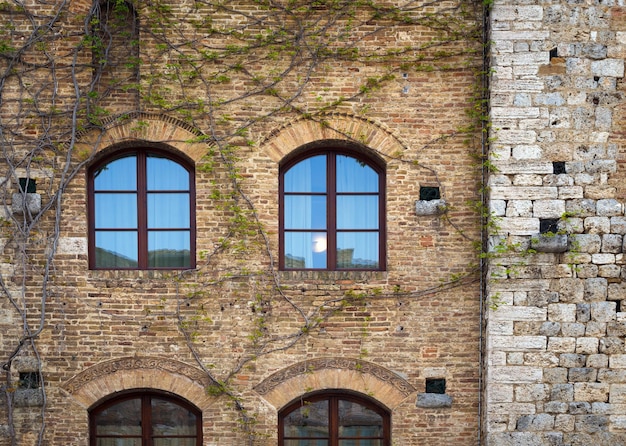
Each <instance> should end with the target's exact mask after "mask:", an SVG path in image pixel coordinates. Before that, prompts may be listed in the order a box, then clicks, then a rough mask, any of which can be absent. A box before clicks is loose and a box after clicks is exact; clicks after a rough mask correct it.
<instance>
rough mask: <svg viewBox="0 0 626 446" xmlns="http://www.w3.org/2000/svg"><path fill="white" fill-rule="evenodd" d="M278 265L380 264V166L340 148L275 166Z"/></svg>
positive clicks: (327, 267) (369, 267)
mask: <svg viewBox="0 0 626 446" xmlns="http://www.w3.org/2000/svg"><path fill="white" fill-rule="evenodd" d="M280 200H281V201H280V213H281V215H280V247H281V248H280V249H281V256H280V267H281V269H287V270H289V269H320V270H383V269H385V170H384V166H383V165H382V163H381V162H379V161H378V160H375V159H374V158H371V157H366V156H364V155H363V154H361V153H357V152H348V151H344V150H334V149H326V150H317V151H313V152H309V151H308V152H306V153H305V154H304V156H300V157H297V158H295V159H293V160H290V161H289V162H287V163H285V164H284V165H282V166H281V174H280Z"/></svg>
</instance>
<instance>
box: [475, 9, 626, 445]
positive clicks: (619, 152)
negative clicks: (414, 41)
mask: <svg viewBox="0 0 626 446" xmlns="http://www.w3.org/2000/svg"><path fill="white" fill-rule="evenodd" d="M624 14H625V9H624V7H623V2H618V1H615V2H614V1H600V2H591V1H589V2H585V1H582V2H579V1H554V2H517V1H506V0H497V1H496V2H494V5H493V9H492V11H491V16H490V27H491V30H490V35H491V39H492V42H493V45H492V54H491V62H492V68H493V76H492V81H491V90H490V100H491V112H490V115H491V119H492V124H493V136H494V138H495V142H494V143H493V144H492V147H491V159H492V161H493V164H494V166H495V167H496V169H497V171H495V172H493V173H492V175H491V177H490V181H489V183H490V184H489V185H490V209H491V212H492V214H493V216H494V219H493V221H494V223H495V226H496V227H497V229H495V230H494V232H493V233H492V235H491V237H490V243H491V248H492V253H493V255H494V257H493V258H492V260H491V261H490V264H491V267H490V270H489V273H490V275H489V279H488V280H489V286H488V288H489V290H488V296H487V301H488V304H489V305H490V307H491V308H490V310H489V311H488V323H487V333H486V339H487V362H486V386H485V387H486V406H485V407H486V409H485V429H486V432H487V436H486V438H487V444H489V445H492V446H496V445H497V446H509V445H519V446H521V445H525V446H527V445H590V444H596V445H607V446H608V445H617V444H624V443H625V442H626V417H625V416H624V413H626V405H625V404H626V399H625V398H624V394H625V393H624V391H625V389H626V362H625V359H626V350H625V345H624V338H625V336H626V330H625V327H626V312H624V311H626V307H624V305H625V304H626V300H625V299H626V294H625V293H624V290H626V288H625V286H624V283H625V282H624V280H626V268H625V266H624V265H626V263H625V260H626V259H625V258H624V254H623V252H624V241H625V239H624V235H625V234H626V226H625V225H624V223H625V222H626V219H625V217H624V199H625V198H626V197H625V195H624V186H623V184H624V178H625V177H624V171H623V160H624V149H625V147H624V142H625V140H624V118H623V115H624V94H625V84H624V57H625V56H626V20H624ZM542 231H543V232H545V234H540V232H542Z"/></svg>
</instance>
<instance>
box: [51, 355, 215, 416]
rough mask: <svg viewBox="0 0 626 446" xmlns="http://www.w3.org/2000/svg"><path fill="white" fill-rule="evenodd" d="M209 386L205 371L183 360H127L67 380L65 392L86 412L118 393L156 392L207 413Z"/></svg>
mask: <svg viewBox="0 0 626 446" xmlns="http://www.w3.org/2000/svg"><path fill="white" fill-rule="evenodd" d="M209 383H210V380H209V378H208V377H207V376H206V374H204V373H203V372H202V370H200V369H197V368H195V367H192V366H190V365H188V364H185V363H183V362H180V361H173V360H170V359H166V358H154V357H128V358H121V359H115V360H112V361H106V362H102V363H99V364H96V365H94V366H92V367H89V368H88V369H86V370H84V371H82V372H81V373H79V374H78V375H76V376H74V377H73V378H71V379H70V380H68V381H66V382H65V383H64V384H63V385H62V389H63V390H64V391H66V392H67V393H69V394H70V395H71V396H72V397H73V398H74V400H76V401H77V402H78V404H80V405H81V406H83V407H84V408H85V409H89V408H90V407H92V406H94V405H95V404H96V403H98V402H99V401H101V400H102V399H104V398H107V397H110V396H111V395H113V394H116V393H118V392H124V391H129V390H134V389H153V390H161V391H164V392H170V393H173V394H176V395H178V396H180V397H182V398H185V399H186V400H188V401H189V402H191V403H192V404H194V405H195V406H196V407H198V408H199V409H200V410H204V409H206V408H207V407H208V406H209V404H210V402H211V397H209V396H208V395H207V392H206V387H207V386H208V385H209Z"/></svg>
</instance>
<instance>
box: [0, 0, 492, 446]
mask: <svg viewBox="0 0 626 446" xmlns="http://www.w3.org/2000/svg"><path fill="white" fill-rule="evenodd" d="M88 3H89V2H87V1H84V2H71V1H69V0H32V1H29V0H27V1H20V0H10V1H3V2H0V147H1V149H2V156H3V161H4V162H3V173H2V175H0V187H2V191H3V193H2V200H3V202H2V208H3V209H4V213H3V214H2V215H3V217H2V220H1V223H2V226H1V234H0V237H1V241H2V246H1V248H2V251H1V252H2V265H0V292H1V294H2V295H1V297H0V300H2V301H3V302H6V303H8V306H9V307H10V309H7V305H5V304H4V303H3V308H4V311H10V313H11V314H12V316H11V317H13V318H14V320H15V322H16V325H19V329H18V330H16V331H15V332H14V333H11V334H10V336H9V335H7V336H5V337H4V338H3V344H4V347H3V348H2V349H1V354H2V355H3V356H2V357H1V358H0V363H1V364H2V368H3V370H4V371H5V380H4V382H3V383H2V384H0V388H1V389H2V391H3V393H4V402H5V405H6V413H7V425H8V426H9V430H10V432H9V435H10V437H11V438H12V445H16V444H17V437H16V433H15V431H14V427H13V425H14V419H13V404H14V400H13V396H14V390H15V389H16V387H17V386H18V385H19V383H17V382H15V379H14V375H12V373H11V365H12V363H13V361H14V360H15V359H16V358H18V357H19V356H20V355H27V356H31V357H34V358H36V361H37V364H38V370H37V372H38V373H39V375H40V378H41V381H42V382H44V383H45V380H44V378H45V377H44V376H43V375H42V374H41V358H40V356H41V353H40V346H39V344H38V339H39V338H40V336H41V335H42V333H43V332H44V330H46V329H47V321H48V320H49V319H50V318H51V317H52V315H51V314H50V312H49V310H48V304H49V302H50V300H51V299H53V297H54V295H55V293H57V290H58V288H60V287H61V282H60V280H61V279H60V277H59V276H60V275H61V274H60V273H59V271H60V270H61V269H62V265H58V264H57V261H56V259H57V252H58V244H59V238H60V235H61V231H62V229H63V228H62V225H61V223H62V219H63V215H64V212H65V210H66V208H67V207H68V206H73V205H72V204H69V203H70V200H68V198H67V194H68V189H71V185H72V182H73V181H74V180H76V178H77V177H78V176H79V175H82V174H83V173H84V170H85V167H86V166H88V165H89V163H90V162H91V161H92V160H93V159H94V157H95V156H96V150H97V149H98V148H100V147H102V145H103V144H105V142H104V141H101V140H100V141H99V142H98V143H97V144H96V146H98V147H93V150H91V149H90V150H85V149H84V148H81V147H82V146H81V145H80V144H79V141H80V140H81V137H83V136H84V135H86V134H100V135H101V136H102V137H104V135H105V130H106V126H107V125H108V124H110V123H112V122H116V121H117V122H124V121H125V120H131V119H135V118H136V117H140V116H142V113H155V114H162V115H167V116H172V117H174V118H176V119H178V120H180V121H182V122H184V123H186V125H188V126H189V127H190V128H193V129H196V130H197V135H198V136H197V137H196V138H194V139H193V141H189V142H194V143H202V144H205V145H206V154H205V156H204V157H203V160H202V162H201V163H199V164H198V165H197V170H198V173H199V174H202V175H204V176H207V177H212V178H213V180H212V181H213V183H212V185H211V191H210V194H211V199H212V200H213V202H214V203H215V208H216V212H218V213H219V214H220V215H221V216H223V217H224V219H225V220H226V224H224V225H223V226H222V227H221V228H220V230H221V235H220V237H219V240H218V241H217V242H216V243H215V244H214V245H213V246H211V247H202V248H201V250H200V251H199V253H198V255H199V258H200V261H199V265H198V268H197V271H186V272H181V273H180V274H171V275H170V276H168V277H167V278H166V280H168V281H169V282H171V283H172V284H174V285H175V286H176V287H177V290H178V299H177V301H176V303H175V305H173V306H172V305H170V304H169V303H168V302H163V303H162V304H159V305H154V306H152V307H150V306H147V307H146V309H145V315H144V316H145V319H146V321H147V326H148V325H149V321H151V320H154V319H155V318H165V319H167V320H171V321H173V322H174V323H175V324H176V326H177V329H178V330H179V332H180V333H181V334H182V336H184V339H185V340H186V345H187V346H188V348H189V350H190V351H191V353H192V355H193V356H194V357H195V358H196V360H197V364H198V366H199V367H201V368H202V369H203V370H204V372H205V373H206V374H207V376H208V377H209V378H210V381H211V382H212V383H213V384H211V386H210V387H209V388H208V389H207V391H208V392H209V393H210V394H211V395H215V396H224V397H226V398H227V399H228V400H229V402H230V403H231V404H233V406H234V407H235V409H236V410H237V411H238V413H239V415H240V419H241V426H242V429H243V430H244V432H245V433H246V435H247V437H248V440H249V443H250V444H253V442H254V441H255V437H256V435H257V434H256V433H255V429H254V426H255V423H254V414H252V413H251V411H250V409H249V408H247V407H245V405H244V403H243V401H242V399H241V395H240V393H239V390H238V389H237V387H236V385H235V384H234V383H233V381H234V378H235V377H236V376H237V374H239V373H240V372H241V371H242V370H244V369H245V368H246V367H248V366H250V364H251V363H253V362H254V361H255V360H256V359H258V358H259V357H261V356H263V355H268V354H270V353H273V352H276V351H281V350H288V349H290V348H293V347H294V346H296V345H297V344H298V343H299V342H300V341H301V340H302V339H304V338H306V337H307V336H312V335H314V333H315V332H316V330H317V329H319V328H320V327H321V326H323V324H324V322H325V321H327V320H328V319H329V318H332V317H333V316H334V315H336V314H338V313H341V312H342V311H344V310H345V309H346V308H358V309H361V310H364V308H363V304H364V302H365V301H366V300H367V299H378V298H389V297H394V298H409V297H410V298H420V297H425V296H428V295H430V294H432V293H437V292H441V291H442V290H445V289H449V288H451V287H456V286H463V285H464V284H465V283H467V282H468V281H472V280H475V278H476V276H475V274H474V272H470V273H464V274H461V275H455V276H451V277H449V278H448V279H447V280H444V281H443V282H442V283H441V285H440V286H436V287H432V288H428V289H423V290H410V291H403V290H402V289H401V287H399V286H396V287H394V288H393V289H375V290H372V289H355V290H352V289H350V290H347V291H346V292H345V294H343V295H341V296H340V297H333V298H329V299H320V300H319V301H316V302H315V303H312V304H310V305H307V306H305V305H303V304H301V303H299V302H298V300H297V299H296V298H295V297H294V290H289V289H286V288H285V287H284V286H283V285H282V283H281V277H280V274H279V273H278V271H277V264H276V259H274V257H273V254H272V252H273V251H272V249H271V242H270V238H271V234H270V232H269V231H268V229H267V228H266V227H264V225H263V224H262V221H261V219H260V218H259V215H258V212H257V209H256V207H255V202H254V199H252V198H251V197H250V196H249V193H248V192H247V190H249V189H247V188H246V182H247V181H249V179H248V178H247V177H246V175H245V173H244V172H242V170H241V160H242V159H245V157H247V156H250V154H251V153H253V152H254V150H255V149H256V148H257V145H258V140H259V137H258V135H264V134H265V135H266V134H267V133H268V132H269V131H270V130H271V129H273V128H276V127H277V126H279V125H281V124H284V123H286V122H289V121H292V120H294V119H296V118H306V119H309V120H312V121H316V122H318V123H319V125H321V126H329V125H330V124H329V122H330V120H329V116H332V114H333V113H347V114H352V115H356V116H361V117H363V118H369V117H370V116H371V115H372V114H374V113H375V112H376V110H375V109H373V107H374V106H375V103H376V102H375V101H374V100H373V98H377V97H379V95H384V94H386V91H387V89H388V88H389V87H390V86H391V85H394V82H397V81H398V79H401V78H402V76H406V75H407V73H408V74H411V75H412V74H415V73H440V72H456V71H458V72H467V71H468V70H469V71H472V72H473V73H474V75H475V92H474V101H473V102H472V103H471V104H469V105H468V113H469V117H468V119H467V122H468V125H467V126H464V127H463V128H458V129H457V131H456V132H454V133H446V134H437V135H433V137H432V140H431V141H429V142H427V143H426V144H425V145H424V147H423V148H421V149H420V148H418V149H416V150H414V151H411V152H410V153H397V154H394V155H393V156H392V157H390V156H389V155H385V156H386V157H387V158H388V159H389V160H391V158H393V160H394V161H396V162H398V163H404V164H406V166H408V167H409V168H412V169H425V170H427V171H429V172H430V173H431V174H432V175H434V176H435V177H436V174H437V171H436V169H435V168H433V167H432V166H428V165H425V164H423V163H422V162H421V160H420V158H419V154H420V152H421V151H422V149H425V148H427V147H429V146H432V145H445V144H446V141H448V140H449V139H452V138H464V139H466V140H467V145H468V151H470V152H473V153H475V154H476V156H477V160H478V164H479V165H480V164H481V163H482V160H483V157H482V154H481V151H480V141H481V132H482V126H483V125H484V122H485V121H484V114H485V110H484V89H483V87H484V84H483V75H484V66H483V60H484V38H483V26H482V24H483V21H482V14H483V5H482V4H481V3H480V2H475V1H464V0H459V1H456V0H450V1H439V0H435V1H430V2H424V1H419V2H418V1H410V0H406V1H387V0H316V1H305V0H245V1H228V0H182V1H176V2H171V1H167V0H145V1H124V0H109V1H105V2H97V1H96V2H93V4H88ZM337 67H342V69H343V71H342V73H345V72H346V70H348V71H347V72H349V73H352V74H353V75H354V77H353V82H351V83H347V82H346V84H345V86H344V87H343V88H341V89H339V88H337V85H336V84H334V83H333V82H331V81H332V79H333V78H334V77H336V76H338V74H337ZM342 75H343V74H342ZM135 122H136V125H137V130H138V131H140V130H141V127H142V126H144V125H146V124H145V123H142V122H141V120H135ZM344 136H346V138H353V139H354V141H355V143H361V141H360V136H359V135H344ZM163 142H164V143H167V141H163ZM381 155H382V154H381ZM478 176H479V175H477V177H478ZM20 178H24V179H35V178H36V181H37V192H38V194H39V195H40V198H41V203H40V206H38V205H37V203H34V206H33V203H32V198H31V197H30V196H29V194H28V193H27V189H26V188H20V187H18V186H17V184H18V182H19V179H20ZM477 187H478V186H477ZM72 193H75V192H72ZM73 198H76V196H75V195H73ZM447 219H448V222H449V223H450V226H451V227H452V228H454V230H458V232H459V234H460V235H461V236H464V237H467V235H465V234H464V233H463V231H462V230H461V228H460V226H459V225H457V224H456V222H455V221H454V219H453V218H450V217H449V216H448V217H447ZM251 252H253V253H255V254H256V253H259V252H261V253H263V260H262V261H259V262H256V263H254V262H253V263H252V266H251V263H250V262H247V261H243V260H242V259H246V258H247V256H248V255H249V253H251ZM224 259H228V261H225V260H224ZM190 277H193V280H189V278H190ZM228 292H234V293H239V294H241V295H247V296H248V303H247V306H246V308H244V310H242V311H245V312H246V313H247V314H248V315H249V317H250V318H251V320H252V323H251V324H249V326H248V327H247V330H248V331H247V334H246V343H245V345H243V346H242V351H241V352H239V353H238V355H237V360H236V361H235V363H234V365H233V366H232V367H231V368H230V369H229V370H227V371H224V370H217V369H216V368H215V364H211V363H210V361H208V360H207V358H204V357H203V356H202V348H200V346H199V345H198V342H199V341H198V334H199V333H200V332H202V330H206V329H207V327H208V326H210V325H211V324H212V322H213V315H212V314H211V313H210V312H209V311H208V310H207V309H206V308H204V306H203V302H204V301H205V300H206V299H207V298H208V297H210V296H216V295H220V294H222V293H228ZM277 300H279V301H281V302H282V303H286V304H287V306H288V307H289V308H290V309H291V311H292V312H293V313H294V314H296V315H297V317H298V319H299V321H300V323H299V326H298V327H295V328H294V329H293V330H292V332H290V333H288V334H284V333H283V334H279V332H278V331H275V330H273V328H272V324H273V323H276V321H275V320H274V319H272V305H273V302H276V301H277ZM101 311H102V312H103V314H106V310H101ZM112 314H113V313H110V314H109V315H110V316H111V317H114V316H113V315H112ZM368 322H369V319H367V317H366V319H365V320H364V322H363V323H362V329H361V330H360V332H361V334H360V338H361V340H363V339H365V338H366V337H367V330H368ZM367 354H368V352H367V349H366V348H365V347H361V355H360V356H361V357H362V358H366V357H367ZM43 389H45V386H44V387H43ZM41 407H42V412H41V417H40V422H39V426H40V430H39V433H38V439H37V441H38V443H37V444H43V441H44V435H45V429H46V423H45V420H46V404H45V390H44V401H43V404H42V405H41Z"/></svg>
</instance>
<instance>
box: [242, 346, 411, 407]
mask: <svg viewBox="0 0 626 446" xmlns="http://www.w3.org/2000/svg"><path fill="white" fill-rule="evenodd" d="M254 389H255V390H256V391H257V393H259V394H260V395H261V396H262V397H263V398H264V399H265V400H266V401H267V402H268V403H269V404H271V405H272V406H273V407H274V408H275V409H276V410H280V409H281V408H282V407H284V406H285V405H286V404H288V403H290V402H291V401H293V400H294V399H296V398H298V397H300V396H302V395H304V394H306V393H310V392H315V391H319V390H331V389H337V390H349V391H353V392H359V393H362V394H364V395H368V396H370V397H372V398H374V399H376V400H377V401H379V402H380V403H382V404H384V405H385V406H387V408H389V409H391V410H392V409H393V408H395V407H396V406H398V405H399V404H400V403H402V401H404V400H405V399H406V398H407V397H409V396H410V395H411V394H413V393H414V392H415V391H416V390H415V388H414V387H413V386H412V385H411V384H410V383H409V382H408V381H406V380H405V379H404V378H402V377H401V376H400V375H398V374H397V373H394V372H392V371H391V370H388V369H386V368H384V367H381V366H379V365H376V364H373V363H371V362H366V361H362V360H360V359H351V358H317V359H311V360H307V361H303V362H299V363H297V364H294V365H292V366H290V367H287V368H285V369H282V370H280V371H278V372H276V373H274V374H272V375H271V376H269V377H267V378H266V379H265V380H263V382H261V383H260V384H259V385H257V386H256V387H255V388H254Z"/></svg>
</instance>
